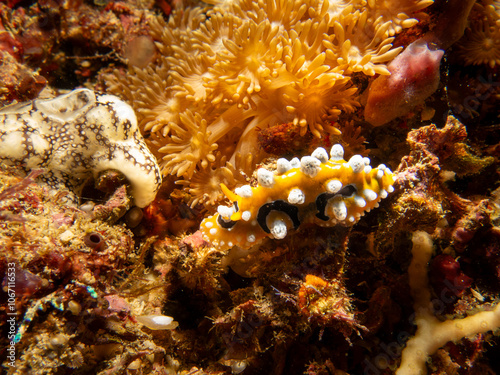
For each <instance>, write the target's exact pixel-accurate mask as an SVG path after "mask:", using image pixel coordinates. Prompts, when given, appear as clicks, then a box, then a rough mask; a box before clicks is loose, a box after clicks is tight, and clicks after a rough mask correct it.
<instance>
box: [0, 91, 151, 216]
mask: <svg viewBox="0 0 500 375" xmlns="http://www.w3.org/2000/svg"><path fill="white" fill-rule="evenodd" d="M0 161H3V162H5V163H7V164H18V165H20V166H22V167H23V168H25V169H26V170H30V169H33V168H43V169H44V170H45V173H44V175H43V179H44V180H45V182H47V184H48V185H49V186H50V187H52V188H58V187H61V186H65V187H67V188H69V189H70V190H71V191H72V192H74V193H76V194H77V195H79V193H80V190H81V187H82V186H81V185H82V182H83V181H84V180H85V179H87V178H88V177H90V176H93V177H94V178H96V177H97V176H98V175H99V173H100V172H102V171H105V170H117V171H119V172H121V173H122V174H123V175H124V176H125V177H126V178H127V179H128V182H129V183H130V186H131V194H132V196H133V198H134V203H135V205H136V206H138V207H145V206H147V205H148V204H149V203H151V202H152V201H153V200H154V198H155V196H156V193H157V191H158V189H159V188H160V185H161V173H160V168H159V167H158V163H157V161H156V158H155V157H154V155H153V154H152V153H151V152H150V151H149V149H148V148H147V146H146V144H145V142H144V139H143V137H142V135H141V133H140V131H139V128H138V126H137V118H136V116H135V114H134V111H133V109H132V107H130V106H129V105H128V104H126V103H125V102H123V101H122V100H120V99H119V98H118V97H116V96H112V95H105V94H104V95H100V94H96V93H95V92H93V91H91V90H88V89H76V90H74V91H71V92H70V93H68V94H65V95H61V96H59V97H56V98H54V99H49V100H42V99H38V100H34V101H32V102H26V103H18V104H14V105H10V106H7V107H4V108H2V109H0Z"/></svg>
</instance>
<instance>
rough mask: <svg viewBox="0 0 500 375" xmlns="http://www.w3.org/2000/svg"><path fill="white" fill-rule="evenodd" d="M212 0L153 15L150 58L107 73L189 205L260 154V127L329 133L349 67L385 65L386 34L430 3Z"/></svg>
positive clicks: (348, 100) (348, 87)
mask: <svg viewBox="0 0 500 375" xmlns="http://www.w3.org/2000/svg"><path fill="white" fill-rule="evenodd" d="M210 2H211V3H213V4H212V5H213V6H212V7H194V8H188V9H185V10H183V11H177V12H173V14H172V15H171V17H170V19H169V21H168V23H167V22H165V21H164V20H163V18H161V17H158V18H153V19H151V21H150V27H151V34H152V36H153V38H154V39H155V41H156V45H157V48H158V50H159V52H160V55H159V57H158V58H157V60H156V61H155V62H154V63H152V64H150V65H149V66H147V67H146V68H144V69H141V68H138V67H131V68H130V69H129V71H128V72H126V73H123V72H120V71H118V70H117V71H115V72H114V74H112V75H110V76H108V78H107V80H108V84H109V86H110V90H111V91H113V92H114V93H116V94H118V95H122V96H125V98H126V99H127V100H128V101H129V102H130V103H131V104H132V105H133V107H134V109H135V110H136V111H137V113H138V117H139V121H140V126H141V128H142V130H143V132H144V133H145V134H146V135H147V136H148V140H149V145H150V147H151V148H152V149H153V151H154V152H156V153H157V155H159V156H160V157H161V158H162V170H163V173H164V174H165V175H167V174H170V175H175V176H177V177H182V179H183V182H182V183H183V184H184V185H188V186H189V187H190V189H189V191H190V194H191V204H192V205H195V204H196V203H202V202H205V201H206V202H208V203H211V204H213V203H215V202H216V201H217V200H218V199H220V198H222V192H221V191H220V189H219V188H218V185H219V183H225V184H226V185H228V187H230V188H233V187H234V186H235V185H236V184H237V183H242V182H244V177H243V176H242V175H241V174H240V172H243V173H246V174H250V173H251V172H252V171H253V168H254V166H255V165H256V163H258V162H260V161H262V159H263V158H264V157H265V156H266V155H265V153H264V151H261V150H259V148H258V147H257V135H258V131H259V129H263V128H267V127H270V126H273V125H280V124H284V123H290V124H291V125H290V126H294V127H297V128H298V129H299V134H300V135H301V136H304V135H305V134H306V133H307V132H311V133H312V134H313V135H314V136H315V137H317V138H322V137H324V136H326V135H327V134H332V133H333V134H335V133H337V134H338V130H337V129H336V127H335V121H336V120H337V119H338V117H339V115H340V114H341V113H342V112H344V113H351V112H353V111H355V109H356V108H357V107H359V106H360V104H359V90H358V87H356V85H355V84H354V83H353V80H352V77H353V75H354V74H355V73H360V74H364V75H367V76H373V75H375V74H380V75H388V74H390V73H389V70H388V69H387V67H386V63H387V62H389V61H391V60H392V59H393V58H394V57H395V56H396V55H397V54H398V53H399V52H400V51H401V47H398V48H395V47H393V45H392V42H393V40H394V35H395V34H397V33H399V32H400V31H401V30H402V29H404V28H408V27H411V26H413V25H415V24H416V23H417V22H418V21H417V19H416V18H413V17H414V16H416V15H418V12H419V11H420V10H422V9H424V8H425V7H427V6H429V5H430V4H432V3H433V1H432V0H405V1H394V0H384V1H374V0H370V1H363V0H353V1H345V0H342V1H333V0H332V1H329V0H324V1H320V0H309V1H299V0H292V1H287V0H274V1H262V0H261V1H251V0H239V1H216V0H214V1H210ZM220 167H224V168H223V169H221V168H220ZM207 186H208V187H209V188H207ZM214 187H215V189H214Z"/></svg>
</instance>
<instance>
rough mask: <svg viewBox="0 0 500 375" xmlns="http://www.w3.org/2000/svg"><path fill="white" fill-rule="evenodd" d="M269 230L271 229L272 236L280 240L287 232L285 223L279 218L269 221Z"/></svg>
mask: <svg viewBox="0 0 500 375" xmlns="http://www.w3.org/2000/svg"><path fill="white" fill-rule="evenodd" d="M269 230H270V231H271V234H272V235H273V236H274V238H275V239H277V240H282V239H283V238H285V237H286V234H287V228H286V223H285V222H284V221H283V220H281V219H276V220H274V221H273V222H272V223H271V226H270V227H269Z"/></svg>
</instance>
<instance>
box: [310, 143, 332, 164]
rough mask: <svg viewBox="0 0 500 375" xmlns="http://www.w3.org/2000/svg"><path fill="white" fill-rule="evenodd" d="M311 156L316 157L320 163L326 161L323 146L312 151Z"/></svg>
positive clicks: (326, 157) (326, 154) (326, 155)
mask: <svg viewBox="0 0 500 375" xmlns="http://www.w3.org/2000/svg"><path fill="white" fill-rule="evenodd" d="M311 156H312V157H313V158H316V159H318V160H319V161H320V162H321V163H326V162H327V161H328V153H327V152H326V150H325V149H324V148H323V147H318V148H317V149H316V150H314V151H313V153H312V154H311Z"/></svg>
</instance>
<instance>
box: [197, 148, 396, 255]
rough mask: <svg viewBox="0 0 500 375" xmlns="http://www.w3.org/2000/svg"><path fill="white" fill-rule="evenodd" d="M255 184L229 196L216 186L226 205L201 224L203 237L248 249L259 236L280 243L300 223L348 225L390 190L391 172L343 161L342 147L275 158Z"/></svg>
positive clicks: (359, 159) (362, 160)
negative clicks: (222, 194)
mask: <svg viewBox="0 0 500 375" xmlns="http://www.w3.org/2000/svg"><path fill="white" fill-rule="evenodd" d="M257 181H258V186H255V187H251V186H250V185H244V186H241V187H239V188H236V189H235V192H234V193H233V192H231V191H230V190H229V189H228V188H227V187H226V186H224V185H221V187H222V190H223V192H224V194H225V195H226V196H227V198H228V199H229V200H230V201H232V202H233V205H232V206H229V207H227V206H219V207H218V209H217V213H216V214H215V215H213V216H209V217H207V218H206V219H204V220H203V221H202V223H201V226H200V230H201V231H202V233H203V235H204V238H205V239H206V240H208V241H210V242H211V243H212V244H213V245H214V246H216V247H218V248H219V249H221V250H226V249H229V248H231V247H233V246H238V247H240V248H241V249H248V248H250V247H252V246H255V245H257V244H258V243H259V242H261V241H262V240H263V239H264V238H266V237H269V238H275V239H283V238H284V237H285V236H286V235H287V233H288V232H289V231H290V230H297V229H298V227H299V226H300V224H302V223H306V222H312V223H316V224H317V225H320V226H334V225H352V224H354V223H356V222H357V221H358V220H359V219H360V218H361V216H363V215H364V214H365V212H369V211H370V210H372V209H373V208H376V207H378V206H379V201H380V200H381V199H383V198H385V197H387V195H388V193H391V192H393V191H394V188H393V186H392V185H393V184H394V181H395V177H394V174H393V173H392V171H391V170H390V169H389V168H388V167H386V166H385V165H383V164H381V165H379V166H378V167H377V168H372V167H371V166H370V159H368V158H367V157H363V156H361V155H354V156H353V157H351V158H350V159H349V161H345V160H344V149H343V148H342V146H341V145H339V144H337V145H334V146H333V147H332V149H331V152H330V157H328V153H327V151H326V150H325V149H324V148H321V147H320V148H318V149H316V150H315V151H314V152H313V153H312V155H311V156H304V157H302V159H300V160H299V159H298V158H294V159H292V160H290V161H289V160H287V159H284V158H282V159H278V160H277V163H276V171H274V172H272V171H269V170H267V169H265V168H260V169H258V170H257Z"/></svg>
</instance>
